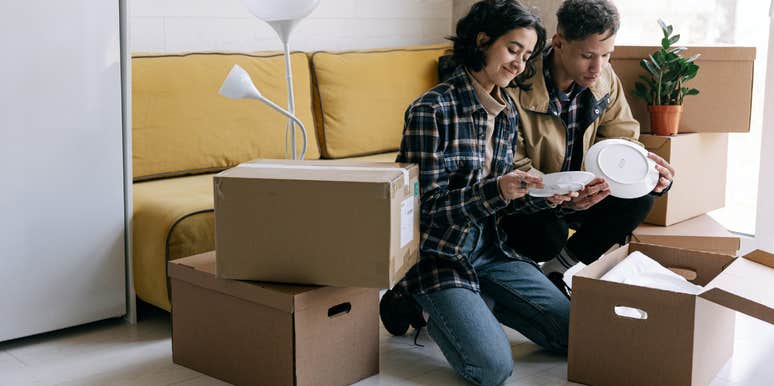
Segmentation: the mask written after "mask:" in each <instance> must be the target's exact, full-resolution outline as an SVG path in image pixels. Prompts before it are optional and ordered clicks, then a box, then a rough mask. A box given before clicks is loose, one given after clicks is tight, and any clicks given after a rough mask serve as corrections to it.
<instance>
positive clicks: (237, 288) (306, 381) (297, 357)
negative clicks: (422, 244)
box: [168, 252, 379, 386]
mask: <svg viewBox="0 0 774 386" xmlns="http://www.w3.org/2000/svg"><path fill="white" fill-rule="evenodd" d="M168 266H169V276H170V285H171V289H172V291H171V295H172V360H173V361H174V362H175V363H177V364H180V365H183V366H186V367H189V368H191V369H194V370H196V371H199V372H202V373H204V374H207V375H210V376H212V377H215V378H219V379H222V380H224V381H227V382H229V383H232V384H235V385H288V386H295V385H315V386H317V385H345V384H351V383H354V382H357V381H359V380H361V379H363V378H366V377H369V376H371V375H374V374H376V373H378V372H379V320H378V316H377V315H378V310H377V308H378V301H379V291H378V290H377V289H371V288H335V287H312V286H296V285H282V284H271V283H257V282H248V281H238V280H230V279H220V278H218V277H216V276H215V253H214V252H208V253H204V254H200V255H195V256H191V257H186V258H182V259H177V260H173V261H170V262H169V263H168Z"/></svg>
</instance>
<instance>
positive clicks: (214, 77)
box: [132, 53, 319, 181]
mask: <svg viewBox="0 0 774 386" xmlns="http://www.w3.org/2000/svg"><path fill="white" fill-rule="evenodd" d="M284 63H285V61H284V57H283V55H282V54H281V53H266V54H256V55H248V54H224V53H201V54H185V55H161V56H152V55H151V56H146V55H136V56H134V57H133V58H132V126H133V130H132V168H133V175H134V179H135V181H140V180H144V179H152V178H159V177H168V176H174V175H183V174H192V173H202V172H207V171H217V170H222V169H225V168H226V167H229V166H232V165H235V164H238V163H240V162H244V161H248V160H251V159H255V158H286V157H285V128H286V125H287V118H285V116H284V115H282V114H280V113H278V112H276V111H274V110H272V109H271V108H270V107H268V106H266V105H264V104H263V103H262V102H260V101H257V100H231V99H228V98H225V97H223V96H221V95H219V94H218V90H219V89H220V86H221V84H222V83H223V80H224V79H225V78H226V75H227V74H228V72H229V71H230V70H231V67H232V66H233V65H234V64H239V65H240V66H241V67H243V68H244V69H245V70H247V72H248V73H249V74H250V76H251V77H252V78H253V82H254V83H255V84H256V86H257V87H258V89H259V90H260V91H261V93H262V94H263V95H264V96H266V97H267V98H269V99H270V100H272V101H274V102H275V103H277V104H278V105H280V106H283V107H286V106H287V98H288V97H287V84H286V80H285V64H284ZM291 65H292V68H293V90H294V96H295V106H296V111H295V113H296V116H297V117H298V118H299V119H300V120H301V121H302V122H303V123H304V126H305V127H306V128H307V130H308V150H307V154H306V158H307V159H316V158H319V150H318V146H317V139H316V135H315V129H314V122H313V111H312V101H311V79H310V73H309V59H308V56H307V55H306V54H304V53H294V54H292V55H291ZM297 143H298V149H299V151H300V148H301V135H300V133H299V135H297Z"/></svg>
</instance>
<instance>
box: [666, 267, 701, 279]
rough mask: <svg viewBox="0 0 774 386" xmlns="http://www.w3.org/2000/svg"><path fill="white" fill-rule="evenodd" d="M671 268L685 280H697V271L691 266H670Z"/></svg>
mask: <svg viewBox="0 0 774 386" xmlns="http://www.w3.org/2000/svg"><path fill="white" fill-rule="evenodd" d="M669 270H670V271H672V272H674V273H676V274H678V275H680V276H682V277H684V278H685V280H688V281H694V280H696V276H697V274H696V271H695V270H693V269H690V268H677V267H669Z"/></svg>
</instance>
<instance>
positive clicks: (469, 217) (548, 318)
mask: <svg viewBox="0 0 774 386" xmlns="http://www.w3.org/2000/svg"><path fill="white" fill-rule="evenodd" d="M451 40H452V41H453V43H454V44H453V45H454V47H453V59H454V62H455V63H457V64H458V66H457V67H456V69H455V70H454V72H453V74H452V75H451V76H450V77H449V78H448V79H447V80H446V81H444V82H443V83H441V84H439V85H438V86H436V87H433V88H432V89H430V90H429V91H427V92H426V93H424V94H423V95H422V96H420V97H419V99H417V100H416V101H415V102H414V103H413V104H411V106H409V108H408V110H407V111H406V115H405V129H404V132H403V140H402V142H401V149H400V152H399V154H398V158H397V162H410V163H417V164H419V169H420V184H421V189H420V191H421V225H420V228H421V233H422V238H421V244H420V259H419V261H418V262H417V264H416V265H415V266H414V267H412V269H411V270H410V271H409V272H408V273H407V274H406V277H405V278H404V279H403V280H401V282H400V283H398V285H396V287H395V288H393V289H392V290H390V291H387V293H385V295H384V297H383V298H382V301H381V303H380V315H381V318H382V322H383V323H384V325H385V327H386V328H387V330H388V331H389V332H390V333H392V334H395V335H403V334H404V333H405V332H406V330H407V328H408V324H409V323H411V324H412V325H414V326H415V327H421V326H423V325H424V320H423V317H422V313H421V312H420V310H419V307H417V306H416V305H417V304H418V306H420V307H421V310H422V311H424V312H425V313H426V314H427V315H428V316H429V319H428V322H427V325H428V331H429V333H430V336H431V337H432V338H433V339H434V340H435V342H436V343H437V344H438V346H439V347H440V349H441V351H442V352H443V353H444V355H445V356H446V359H447V360H448V361H449V363H450V364H451V365H452V367H453V368H454V369H455V370H456V371H457V372H458V373H459V374H460V375H461V376H462V377H464V378H465V379H466V380H468V381H469V382H472V383H474V384H478V385H497V384H500V383H502V382H503V381H504V380H505V379H506V378H507V377H508V376H509V375H510V374H511V372H512V369H513V360H512V359H511V349H510V344H509V342H508V339H507V338H506V336H505V333H504V332H503V330H502V327H501V326H500V322H502V323H503V324H505V325H507V326H509V327H512V328H514V329H516V330H518V331H520V332H521V333H522V334H524V335H525V336H527V337H528V338H530V339H531V340H533V341H534V342H536V343H537V344H539V345H541V346H543V347H545V348H547V349H550V350H554V351H558V352H564V351H566V347H567V329H568V320H569V302H568V300H567V298H566V297H565V296H564V295H563V294H562V293H561V292H560V291H559V290H558V289H557V288H556V287H555V286H554V285H553V284H552V283H551V282H550V281H549V280H548V279H547V278H546V276H545V275H544V274H543V273H542V271H541V270H540V268H539V267H538V265H537V264H536V263H534V262H533V261H531V260H529V259H526V258H523V257H521V256H519V255H517V254H516V253H515V252H514V251H513V250H512V249H511V248H510V247H508V246H507V245H506V244H505V235H504V233H503V231H502V230H501V229H500V227H499V225H498V220H499V218H500V217H501V216H502V215H504V214H509V213H520V212H534V211H539V210H542V209H545V208H548V207H553V206H556V205H557V204H559V203H561V202H562V201H566V200H568V199H569V198H570V197H569V195H568V196H554V197H550V198H548V199H536V198H531V197H529V196H526V194H527V192H528V189H529V188H530V187H542V185H541V179H540V178H539V177H535V176H531V175H529V174H526V173H524V172H521V171H517V170H512V163H513V151H514V148H515V146H516V140H517V130H518V116H517V115H516V109H515V107H514V104H513V101H512V100H511V99H510V98H509V97H508V94H507V93H506V92H505V90H504V88H505V87H522V88H528V87H529V84H527V83H526V80H527V79H528V78H529V77H531V76H532V75H533V74H534V67H533V63H532V61H533V59H534V58H535V57H537V56H538V55H539V54H540V51H542V49H543V47H544V45H545V30H544V28H543V26H542V25H541V23H540V20H539V18H538V17H537V16H536V15H535V14H534V13H532V11H531V10H529V9H528V8H526V7H525V6H523V5H522V4H521V3H519V2H517V1H513V0H488V1H480V2H478V3H476V4H474V5H473V7H472V8H471V10H470V12H469V13H468V14H467V15H466V16H465V17H463V18H462V19H461V20H460V21H459V22H458V24H457V29H456V36H454V37H452V38H451ZM525 196H526V197H525ZM485 297H486V298H487V299H489V300H491V301H493V303H494V305H493V307H492V309H491V310H490V308H489V307H488V306H487V303H486V302H485V300H484V298H485Z"/></svg>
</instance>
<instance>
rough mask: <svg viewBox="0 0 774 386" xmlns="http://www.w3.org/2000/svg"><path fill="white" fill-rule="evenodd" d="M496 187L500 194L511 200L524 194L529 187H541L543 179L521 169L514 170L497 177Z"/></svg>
mask: <svg viewBox="0 0 774 386" xmlns="http://www.w3.org/2000/svg"><path fill="white" fill-rule="evenodd" d="M497 187H498V188H500V195H501V196H502V197H503V198H504V199H505V200H506V201H511V200H515V199H517V198H521V197H524V196H526V195H527V192H528V191H529V188H538V189H542V188H543V179H542V178H540V177H538V176H533V175H531V174H529V173H527V172H523V171H521V170H514V171H512V172H510V173H508V174H504V175H502V176H500V177H499V178H498V179H497Z"/></svg>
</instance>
